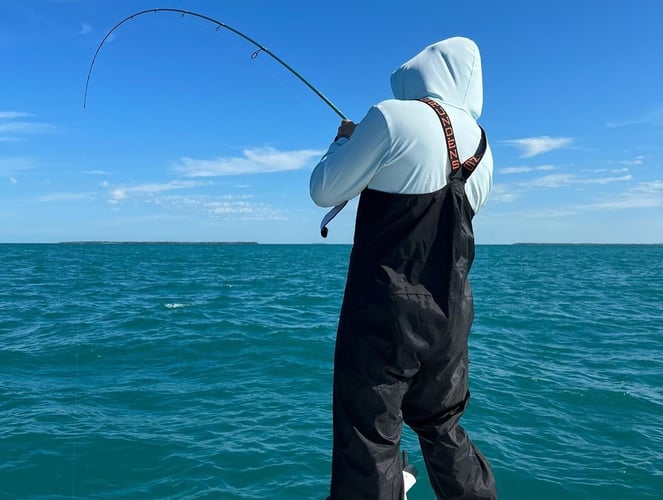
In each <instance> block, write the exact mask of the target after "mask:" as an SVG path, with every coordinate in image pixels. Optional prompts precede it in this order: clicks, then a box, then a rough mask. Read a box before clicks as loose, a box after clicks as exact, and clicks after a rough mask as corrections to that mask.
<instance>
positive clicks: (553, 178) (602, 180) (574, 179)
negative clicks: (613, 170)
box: [518, 174, 633, 188]
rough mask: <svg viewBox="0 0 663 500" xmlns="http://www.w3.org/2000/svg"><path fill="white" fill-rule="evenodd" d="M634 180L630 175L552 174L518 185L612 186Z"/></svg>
mask: <svg viewBox="0 0 663 500" xmlns="http://www.w3.org/2000/svg"><path fill="white" fill-rule="evenodd" d="M632 178H633V176H632V175H630V174H629V175H623V176H621V177H579V176H577V175H573V174H551V175H544V176H543V177H538V178H536V179H531V180H529V181H526V182H521V183H518V185H519V186H522V187H524V188H537V187H544V188H557V187H563V186H569V185H571V184H576V185H577V184H611V183H614V182H626V181H630V180H631V179H632Z"/></svg>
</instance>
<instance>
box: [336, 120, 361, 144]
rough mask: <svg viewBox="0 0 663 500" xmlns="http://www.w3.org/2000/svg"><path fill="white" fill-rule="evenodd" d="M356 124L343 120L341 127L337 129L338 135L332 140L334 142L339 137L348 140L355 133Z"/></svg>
mask: <svg viewBox="0 0 663 500" xmlns="http://www.w3.org/2000/svg"><path fill="white" fill-rule="evenodd" d="M356 127H357V124H356V123H354V122H353V121H352V120H343V121H342V122H341V125H340V126H339V127H338V133H337V134H336V137H335V138H334V141H338V140H339V139H340V138H341V137H345V138H346V139H349V138H350V137H351V136H352V134H353V133H354V131H355V128H356Z"/></svg>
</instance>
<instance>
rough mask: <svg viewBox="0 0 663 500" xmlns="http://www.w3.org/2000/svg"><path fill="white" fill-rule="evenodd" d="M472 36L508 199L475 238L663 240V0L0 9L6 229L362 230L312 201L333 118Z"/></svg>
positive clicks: (174, 235) (27, 236) (341, 239)
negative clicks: (415, 62) (437, 47)
mask: <svg viewBox="0 0 663 500" xmlns="http://www.w3.org/2000/svg"><path fill="white" fill-rule="evenodd" d="M153 7H175V8H183V9H187V10H192V11H197V12H200V13H202V14H205V15H207V16H210V17H213V18H216V19H218V20H220V21H222V22H224V23H226V24H228V25H230V26H232V27H234V28H236V29H238V30H240V31H242V32H245V33H246V34H247V35H248V36H250V37H252V38H254V39H255V40H257V41H258V42H259V43H261V44H263V45H264V46H265V47H267V48H268V49H269V50H271V51H272V52H274V53H275V54H277V55H278V56H279V57H281V58H282V59H283V60H285V61H286V62H287V63H288V64H289V65H291V66H292V67H293V68H294V69H295V70H297V71H298V72H299V73H301V74H302V75H303V76H304V78H306V79H307V80H309V81H310V82H311V83H312V84H313V85H314V86H316V87H317V88H318V89H319V90H320V91H321V92H323V93H324V94H325V95H326V96H327V97H328V98H329V99H330V100H331V101H332V102H333V103H334V104H335V105H336V106H338V108H340V109H341V111H342V112H343V113H344V114H345V115H347V116H348V117H350V118H352V119H354V120H355V121H359V120H361V118H362V117H363V116H364V114H365V113H366V111H367V110H368V108H369V107H370V106H371V105H372V104H374V103H376V102H378V101H380V100H382V99H387V98H390V97H391V93H390V88H389V75H390V73H391V72H392V71H393V70H394V69H396V68H397V67H398V66H399V65H400V64H401V63H402V62H404V61H405V60H407V59H409V58H410V57H411V56H412V55H414V54H415V53H417V52H418V51H419V50H420V49H422V48H423V47H424V46H426V45H428V44H430V43H433V42H435V41H438V40H441V39H444V38H447V37H450V36H456V35H463V36H468V37H470V38H473V39H474V40H475V41H476V42H477V43H478V45H479V47H480V49H481V52H482V58H483V69H484V111H483V116H482V117H481V119H480V123H481V124H482V125H483V127H484V128H485V129H486V131H487V134H488V138H489V141H490V142H491V146H492V148H493V154H494V157H495V176H494V181H495V185H494V191H493V194H492V196H491V199H490V200H489V202H488V203H487V204H486V206H485V207H484V209H483V211H482V212H481V213H480V214H479V215H478V216H477V218H476V219H475V232H476V237H477V242H478V243H484V244H490V243H513V242H576V243H577V242H594V243H606V242H607V243H610V242H612V243H625V242H635V243H661V242H663V171H662V170H661V167H662V162H663V150H662V148H663V140H662V139H663V93H662V89H663V58H662V57H661V53H662V52H663V30H661V29H660V26H661V25H662V24H663V3H662V2H658V1H656V0H635V1H631V2H619V1H609V2H598V1H588V0H577V1H567V0H563V1H560V2H533V1H508V2H507V1H500V0H492V1H488V0H486V1H476V2H458V1H456V2H447V1H440V0H437V1H421V0H410V1H408V2H392V1H388V0H387V1H379V2H378V1H366V2H345V3H340V4H339V3H331V2H318V1H310V0H309V1H280V2H279V1H267V0H263V1H257V0H244V1H237V0H235V1H229V0H228V1H222V0H219V1H215V2H204V1H183V0H181V1H179V2H177V1H172V0H171V1H169V2H168V3H161V2H160V1H149V2H148V1H143V0H113V1H112V2H110V1H102V0H0V14H1V15H0V242H56V241H70V240H120V241H154V240H158V241H165V240H168V241H173V240H177V241H237V240H242V241H258V242H262V243H308V242H313V243H315V242H322V241H326V242H329V243H349V242H351V239H352V231H353V222H354V212H355V208H356V204H355V203H352V204H350V205H349V207H348V208H347V209H346V210H345V211H344V212H342V214H341V215H339V216H338V217H337V219H336V220H335V221H334V222H333V223H332V224H331V226H330V234H329V238H328V239H327V240H322V239H321V238H320V236H319V231H318V225H319V222H320V219H321V217H322V216H323V215H324V214H325V212H326V210H324V209H321V208H318V207H316V206H315V205H314V204H313V203H312V202H311V200H310V198H309V196H308V179H309V175H310V172H311V170H312V168H313V166H314V165H315V163H316V162H317V160H318V159H319V157H320V156H321V154H322V153H323V152H324V151H325V150H326V148H327V147H328V144H329V142H330V139H331V138H332V137H333V136H334V134H335V131H336V127H337V125H338V122H339V119H338V116H337V115H336V114H335V113H334V112H333V111H332V110H331V108H329V107H328V106H327V105H326V104H325V103H324V102H323V101H322V100H321V99H319V98H318V97H317V96H316V95H315V94H314V93H312V92H311V91H310V90H309V89H308V88H306V87H305V86H304V85H303V84H302V83H301V82H299V81H298V80H297V79H296V78H294V77H293V76H292V75H291V74H290V73H288V72H287V71H286V70H285V69H283V68H282V67H281V66H280V65H279V64H278V63H276V62H275V61H274V60H272V59H271V58H270V57H269V56H268V55H267V54H264V53H263V54H260V55H258V57H257V58H255V59H252V58H251V53H252V52H253V51H254V50H255V48H254V47H252V46H251V45H250V44H248V43H247V42H246V41H244V40H242V39H241V38H239V37H237V36H236V35H234V34H232V33H230V32H228V31H225V30H220V31H218V32H217V31H216V30H215V27H214V26H213V25H211V24H209V23H205V22H203V21H201V20H199V19H195V18H192V17H187V18H181V17H180V16H179V15H175V14H167V13H160V14H150V15H146V16H142V17H139V18H137V19H134V20H132V21H129V22H128V23H126V24H125V25H123V26H122V27H121V28H120V29H119V30H117V31H116V32H115V33H114V34H113V36H112V38H111V39H110V40H109V41H108V42H107V43H106V44H105V45H104V47H103V48H102V50H101V52H100V54H99V57H98V59H97V62H96V65H95V67H94V71H93V73H92V79H91V81H90V87H89V95H88V99H87V109H83V97H84V87H85V83H86V75H87V71H88V67H89V64H90V62H91V59H92V56H93V54H94V51H95V49H96V47H97V45H98V43H99V42H100V41H101V39H102V38H103V36H104V35H105V34H106V33H107V31H108V30H109V29H110V28H111V27H112V26H113V25H114V24H115V23H117V22H118V21H120V20H121V19H123V18H124V17H126V16H128V15H130V14H132V13H134V12H136V11H139V10H143V9H147V8H153Z"/></svg>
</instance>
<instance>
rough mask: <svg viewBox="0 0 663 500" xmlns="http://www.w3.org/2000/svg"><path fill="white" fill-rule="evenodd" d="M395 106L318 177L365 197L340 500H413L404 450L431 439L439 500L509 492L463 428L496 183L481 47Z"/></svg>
mask: <svg viewBox="0 0 663 500" xmlns="http://www.w3.org/2000/svg"><path fill="white" fill-rule="evenodd" d="M391 86H392V90H393V93H394V97H395V99H390V100H386V101H383V102H381V103H379V104H377V105H375V106H373V107H372V108H371V109H370V110H369V111H368V113H367V115H366V116H365V117H364V119H363V120H362V121H361V122H360V123H358V124H357V125H355V124H354V123H352V122H350V121H344V122H343V123H342V124H341V126H340V127H339V131H338V135H337V137H336V139H335V140H334V142H333V143H332V145H331V146H330V147H329V150H328V151H327V153H326V154H325V155H324V156H323V158H322V159H321V161H320V163H318V165H317V166H316V167H315V169H314V171H313V173H312V175H311V185H310V187H311V197H312V199H313V201H314V202H315V203H316V204H318V205H320V206H333V205H338V204H340V203H342V202H344V201H347V200H349V199H352V198H354V197H355V196H357V195H361V196H360V200H359V206H358V209H357V220H356V224H355V235H354V244H353V248H352V254H351V256H350V264H349V270H348V278H347V283H346V288H345V294H344V298H343V305H342V308H341V315H340V319H339V326H338V332H337V338H336V351H335V355H334V389H333V390H334V396H333V417H334V423H333V452H332V478H331V492H330V495H331V496H330V498H331V499H333V500H338V499H353V500H354V499H367V500H368V499H371V500H373V499H381V500H382V499H384V500H387V499H390V500H391V499H401V498H403V497H404V486H403V475H402V474H401V470H402V464H401V461H400V454H399V447H400V440H401V430H402V424H403V422H405V423H406V424H407V425H408V426H410V427H411V428H412V429H413V430H414V431H415V432H416V433H417V435H418V437H419V442H420V446H421V449H422V453H423V457H424V460H425V463H426V468H427V471H428V476H429V478H430V481H431V484H432V487H433V490H434V491H435V494H436V495H437V497H438V498H440V499H452V498H464V499H468V498H476V499H479V498H482V499H493V498H496V496H497V494H496V490H495V481H494V477H493V473H492V471H491V468H490V466H489V464H488V462H487V461H486V459H485V458H484V457H483V456H482V455H481V453H480V452H479V451H478V449H477V448H476V447H475V446H474V445H473V444H472V442H471V441H470V439H469V437H468V436H467V434H466V433H465V431H464V430H463V428H462V427H461V426H460V425H459V419H460V417H461V415H462V413H463V411H464V410H465V408H466V406H467V403H468V400H469V397H470V394H469V390H468V355H467V351H468V349H467V342H468V336H469V332H470V327H471V325H472V320H473V315H474V306H473V301H472V291H471V288H470V284H469V279H468V273H469V270H470V267H471V265H472V261H473V259H474V234H473V229H472V218H473V217H474V215H475V214H476V213H477V212H478V211H479V209H480V208H481V207H482V206H483V204H484V203H485V201H486V199H487V197H488V194H489V193H490V190H491V187H492V170H493V161H492V154H491V151H490V148H489V146H488V144H487V142H486V137H485V134H484V132H483V130H482V129H481V127H479V125H478V124H477V122H476V120H477V119H478V118H479V116H480V115H481V108H482V104H483V87H482V75H481V59H480V55H479V50H478V48H477V46H476V44H475V43H474V42H473V41H471V40H468V39H466V38H460V37H457V38H451V39H448V40H443V41H441V42H438V43H435V44H433V45H431V46H429V47H427V48H425V49H424V50H423V51H422V52H420V53H419V54H417V55H416V56H415V57H413V58H412V59H410V60H409V61H407V62H406V63H405V64H403V65H402V66H401V67H400V68H399V69H397V70H396V71H395V72H394V73H393V74H392V76H391Z"/></svg>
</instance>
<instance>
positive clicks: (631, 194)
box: [582, 180, 663, 210]
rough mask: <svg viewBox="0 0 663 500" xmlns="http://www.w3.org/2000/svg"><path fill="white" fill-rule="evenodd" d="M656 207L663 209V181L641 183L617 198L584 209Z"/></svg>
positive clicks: (592, 204) (585, 206)
mask: <svg viewBox="0 0 663 500" xmlns="http://www.w3.org/2000/svg"><path fill="white" fill-rule="evenodd" d="M656 207H663V181H660V180H655V181H651V182H643V183H640V184H638V185H636V186H634V187H632V188H631V189H629V190H627V191H626V192H624V193H622V194H621V195H619V196H617V197H614V198H612V199H610V200H607V201H599V202H596V203H591V204H589V205H583V207H582V208H587V209H592V210H602V209H629V208H656Z"/></svg>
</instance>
